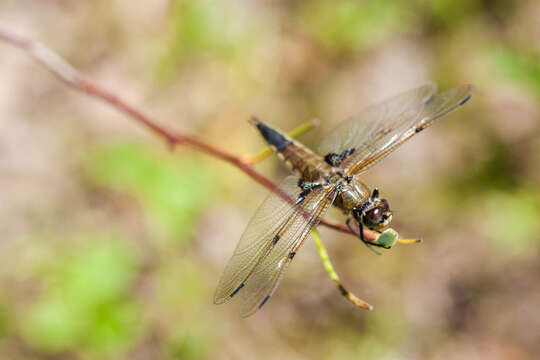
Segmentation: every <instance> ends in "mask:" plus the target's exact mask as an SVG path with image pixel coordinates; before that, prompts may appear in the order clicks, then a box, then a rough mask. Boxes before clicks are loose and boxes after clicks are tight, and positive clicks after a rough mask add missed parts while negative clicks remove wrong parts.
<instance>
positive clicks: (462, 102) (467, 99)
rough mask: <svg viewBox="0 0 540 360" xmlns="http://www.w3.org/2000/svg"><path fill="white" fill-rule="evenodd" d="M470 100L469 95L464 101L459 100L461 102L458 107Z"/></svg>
mask: <svg viewBox="0 0 540 360" xmlns="http://www.w3.org/2000/svg"><path fill="white" fill-rule="evenodd" d="M470 99H471V95H469V96H467V97H466V98H465V99H463V100H461V102H460V103H459V106H463V105H465V104H466V103H467V101H469V100H470Z"/></svg>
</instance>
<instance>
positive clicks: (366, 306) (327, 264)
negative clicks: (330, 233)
mask: <svg viewBox="0 0 540 360" xmlns="http://www.w3.org/2000/svg"><path fill="white" fill-rule="evenodd" d="M312 237H313V242H315V246H316V247H317V252H318V253H319V256H320V258H321V260H322V263H323V266H324V268H325V269H326V272H327V273H328V275H329V276H330V279H332V281H333V282H335V283H336V285H337V286H338V289H339V291H340V292H341V294H342V295H343V296H345V297H346V298H347V300H349V301H350V302H352V303H353V304H354V305H356V306H358V307H362V308H364V309H368V310H373V306H371V305H370V304H368V303H367V302H365V301H364V300H361V299H360V298H358V297H357V296H356V295H354V294H353V293H351V292H349V291H348V290H347V289H345V287H344V286H343V284H342V283H341V280H340V279H339V276H338V274H337V272H336V270H334V266H333V265H332V262H331V261H330V257H329V256H328V252H327V251H326V248H325V247H324V245H323V243H322V241H321V237H320V236H319V231H318V230H317V229H313V230H312Z"/></svg>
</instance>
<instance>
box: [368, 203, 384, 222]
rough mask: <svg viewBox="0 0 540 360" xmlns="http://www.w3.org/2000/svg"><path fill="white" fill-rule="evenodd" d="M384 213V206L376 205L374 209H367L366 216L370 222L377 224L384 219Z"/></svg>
mask: <svg viewBox="0 0 540 360" xmlns="http://www.w3.org/2000/svg"><path fill="white" fill-rule="evenodd" d="M383 213H384V211H383V207H382V206H376V207H374V208H373V209H371V210H369V211H367V212H366V214H365V215H364V217H365V218H366V220H367V223H368V224H372V225H376V224H378V223H380V222H381V221H382V220H383Z"/></svg>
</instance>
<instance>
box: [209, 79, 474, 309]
mask: <svg viewBox="0 0 540 360" xmlns="http://www.w3.org/2000/svg"><path fill="white" fill-rule="evenodd" d="M473 91H474V87H473V86H472V85H463V86H461V87H457V88H454V89H451V90H448V91H445V92H441V93H438V92H437V86H436V85H435V84H433V83H428V84H425V85H423V86H420V87H418V88H415V89H412V90H409V91H406V92H403V93H400V94H397V95H394V96H393V97H391V98H389V99H387V100H384V101H382V102H381V103H379V104H375V105H371V106H369V107H367V108H365V109H364V110H363V111H361V112H360V113H358V114H357V115H356V116H353V117H351V118H350V119H348V120H345V121H344V122H342V123H340V124H338V126H337V127H336V128H335V129H334V130H332V131H331V132H330V133H329V134H328V135H327V136H326V137H324V138H323V139H322V141H321V142H320V144H319V146H318V151H317V152H315V151H312V150H311V149H309V148H308V147H306V146H304V145H302V144H301V143H300V142H298V141H296V140H293V139H292V138H290V137H289V136H287V135H285V134H284V133H283V132H281V131H279V130H277V129H275V128H273V127H270V126H269V125H267V124H265V123H263V122H262V121H260V120H259V119H257V118H252V119H251V120H250V122H251V124H252V125H254V126H255V128H256V129H257V130H258V131H259V133H260V135H261V136H262V137H263V139H264V140H265V141H266V142H267V144H268V145H269V147H270V148H271V149H272V151H273V152H274V153H275V154H276V155H277V156H278V157H279V158H280V159H281V160H282V161H284V162H285V164H286V165H287V166H288V167H289V168H290V169H291V170H292V172H293V175H290V176H287V177H286V178H285V179H284V180H283V181H282V182H281V183H280V184H279V186H278V187H277V189H276V190H274V191H273V192H272V193H271V194H270V195H269V196H268V197H267V198H266V200H264V202H263V203H262V204H261V205H260V206H259V208H258V209H257V210H256V212H255V214H254V215H253V217H252V218H251V220H250V221H249V223H248V225H247V227H246V229H245V231H244V233H243V234H242V236H241V238H240V240H239V242H238V244H237V246H236V249H235V250H234V254H233V255H232V257H231V259H230V260H229V262H228V264H227V265H226V267H225V270H224V272H223V275H222V276H221V279H220V280H219V284H218V286H217V289H216V292H215V296H214V303H216V304H222V303H225V302H227V301H229V300H231V299H232V298H236V297H240V298H241V303H242V304H241V308H240V314H241V316H243V317H247V316H250V315H252V314H254V313H255V312H257V311H258V310H259V309H261V308H262V307H263V306H264V305H265V304H267V303H268V301H269V299H270V298H271V297H272V295H273V294H274V293H275V291H276V289H277V287H278V285H279V283H280V281H281V279H282V278H283V276H284V274H285V272H286V270H287V268H288V266H289V265H290V263H291V262H292V260H293V259H294V257H295V256H296V254H297V252H298V250H299V249H300V247H301V246H302V244H303V243H304V241H305V239H306V238H307V237H309V235H310V233H311V230H312V229H314V228H315V227H316V226H317V225H318V224H319V222H320V220H321V219H322V218H323V217H324V215H325V214H326V212H327V211H328V209H329V208H330V207H331V206H335V207H337V208H339V209H341V210H342V211H343V212H344V213H345V214H346V215H347V220H346V224H347V226H348V227H349V229H350V230H351V232H352V233H353V234H355V235H356V236H358V237H359V238H360V240H362V241H363V242H364V243H365V244H367V245H370V246H372V245H375V246H381V247H387V246H386V245H384V244H374V243H372V242H367V240H366V239H364V235H363V228H364V227H366V228H368V229H371V230H374V231H377V232H380V231H381V230H382V229H384V228H385V227H386V226H388V224H389V223H390V221H391V220H392V211H391V210H390V206H389V202H388V200H386V199H384V198H382V197H381V196H380V193H379V190H378V189H377V188H374V189H373V190H371V189H370V188H369V187H368V186H367V185H366V184H364V183H363V182H362V181H361V180H360V179H359V176H360V175H361V174H362V173H364V172H365V171H367V170H368V169H369V168H371V167H372V166H373V165H374V164H376V163H378V162H379V161H381V160H382V159H383V158H385V157H386V156H388V155H389V154H390V153H392V152H393V151H394V150H396V149H397V148H398V147H399V146H400V145H402V144H403V143H405V142H406V141H407V140H409V139H410V138H412V137H413V136H414V135H416V134H418V133H420V132H422V131H423V130H424V129H426V128H427V127H429V126H430V125H431V124H433V123H434V122H435V121H436V120H438V119H440V118H442V117H443V116H445V115H447V114H449V113H450V112H452V111H454V110H456V109H457V108H459V107H461V106H463V105H465V103H467V102H468V101H469V99H470V98H471V96H472V94H473ZM352 224H355V225H356V226H357V228H358V230H359V231H356V230H355V229H354V228H353V227H352Z"/></svg>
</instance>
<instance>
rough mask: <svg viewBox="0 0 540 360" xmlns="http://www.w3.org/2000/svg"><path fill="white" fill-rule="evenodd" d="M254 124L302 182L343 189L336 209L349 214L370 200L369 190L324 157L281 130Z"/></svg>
mask: <svg viewBox="0 0 540 360" xmlns="http://www.w3.org/2000/svg"><path fill="white" fill-rule="evenodd" d="M252 123H253V124H254V125H255V126H256V127H257V128H258V130H259V132H260V133H261V135H262V136H263V138H264V139H265V140H266V142H267V143H268V145H269V146H270V148H271V149H272V151H273V152H275V153H276V155H277V156H278V157H279V158H280V159H281V160H283V161H284V162H285V164H286V165H287V166H288V167H289V168H290V169H291V170H293V171H294V172H296V173H297V174H298V175H299V176H300V177H301V178H302V179H304V180H305V181H308V182H310V183H319V184H329V183H332V184H335V185H336V186H337V185H339V188H340V190H339V193H338V194H337V197H336V199H335V201H334V206H336V207H338V208H340V209H342V210H343V211H344V212H345V213H347V214H348V213H350V212H351V211H352V210H353V209H354V208H356V207H359V206H361V205H362V204H363V203H364V202H366V201H367V200H368V199H369V196H370V191H369V188H368V187H367V186H366V185H365V184H364V183H362V182H361V181H359V180H357V179H354V178H350V179H348V180H347V179H345V178H344V177H343V171H342V169H341V168H339V167H333V166H331V165H330V164H329V163H327V162H326V161H325V160H324V158H323V157H321V156H319V155H317V154H315V153H314V152H313V151H311V150H310V149H308V148H307V147H306V146H304V145H302V144H301V143H299V142H298V141H294V140H292V139H290V138H289V137H287V136H286V135H284V134H283V133H281V132H279V131H278V130H275V129H273V128H270V127H269V126H267V125H265V124H263V123H262V122H260V121H258V120H253V121H252Z"/></svg>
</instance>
